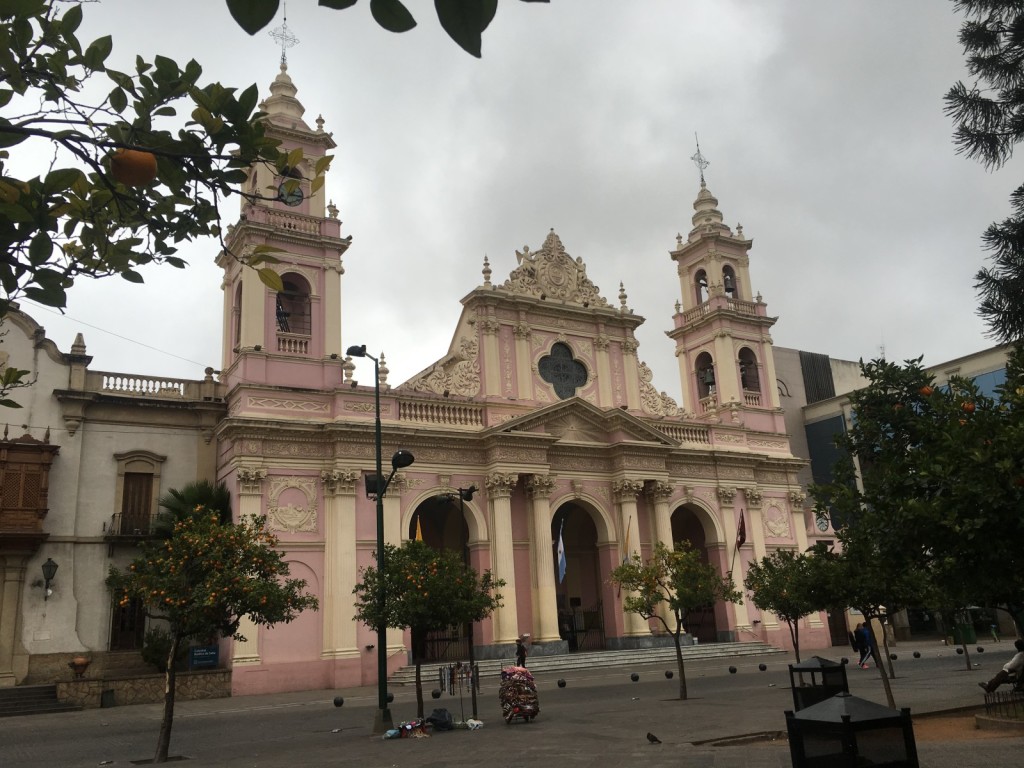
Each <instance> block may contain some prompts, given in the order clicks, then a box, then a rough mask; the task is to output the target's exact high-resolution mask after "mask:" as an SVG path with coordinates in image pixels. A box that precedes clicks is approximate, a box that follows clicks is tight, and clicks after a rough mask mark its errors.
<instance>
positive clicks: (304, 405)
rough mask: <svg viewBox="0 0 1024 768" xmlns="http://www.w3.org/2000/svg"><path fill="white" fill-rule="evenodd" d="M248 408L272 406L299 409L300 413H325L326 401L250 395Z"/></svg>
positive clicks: (287, 409)
mask: <svg viewBox="0 0 1024 768" xmlns="http://www.w3.org/2000/svg"><path fill="white" fill-rule="evenodd" d="M248 407H250V408H274V409H283V410H286V411H299V412H300V413H318V412H319V413H326V412H327V410H328V404H327V403H317V402H314V401H312V400H292V399H288V398H280V397H252V396H250V397H249V398H248Z"/></svg>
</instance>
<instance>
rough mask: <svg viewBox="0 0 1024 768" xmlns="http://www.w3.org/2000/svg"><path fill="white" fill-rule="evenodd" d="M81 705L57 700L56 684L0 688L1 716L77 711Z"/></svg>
mask: <svg viewBox="0 0 1024 768" xmlns="http://www.w3.org/2000/svg"><path fill="white" fill-rule="evenodd" d="M80 709H81V707H77V706H74V705H71V704H61V703H60V702H59V701H57V686H56V685H21V686H16V687H14V688H0V717H15V716H16V715H41V714H47V713H52V712H77V711H78V710H80Z"/></svg>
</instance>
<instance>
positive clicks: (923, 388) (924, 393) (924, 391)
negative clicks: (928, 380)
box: [917, 384, 935, 397]
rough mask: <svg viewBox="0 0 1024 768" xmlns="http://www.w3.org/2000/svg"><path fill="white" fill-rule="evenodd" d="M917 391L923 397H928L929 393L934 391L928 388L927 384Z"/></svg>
mask: <svg viewBox="0 0 1024 768" xmlns="http://www.w3.org/2000/svg"><path fill="white" fill-rule="evenodd" d="M917 391H918V392H920V393H921V394H922V395H923V396H924V397H929V396H930V395H931V393H932V392H934V391H935V390H934V389H932V388H931V387H929V386H928V385H927V384H925V385H924V386H923V387H921V388H920V389H919V390H917Z"/></svg>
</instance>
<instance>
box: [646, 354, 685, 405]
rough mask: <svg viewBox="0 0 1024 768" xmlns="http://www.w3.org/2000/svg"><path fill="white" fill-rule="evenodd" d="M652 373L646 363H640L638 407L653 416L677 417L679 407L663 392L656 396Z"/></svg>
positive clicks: (656, 391)
mask: <svg viewBox="0 0 1024 768" xmlns="http://www.w3.org/2000/svg"><path fill="white" fill-rule="evenodd" d="M653 379H654V373H653V372H652V371H651V369H650V368H649V367H648V365H647V363H640V407H641V408H642V409H643V410H644V412H645V413H650V414H652V415H654V416H678V415H679V406H678V405H676V401H675V400H673V399H672V398H671V397H669V396H668V395H667V394H666V393H665V392H662V393H661V394H658V390H656V389H655V388H654V385H653V384H651V381H652V380H653Z"/></svg>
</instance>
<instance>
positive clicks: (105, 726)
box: [0, 643, 1024, 768]
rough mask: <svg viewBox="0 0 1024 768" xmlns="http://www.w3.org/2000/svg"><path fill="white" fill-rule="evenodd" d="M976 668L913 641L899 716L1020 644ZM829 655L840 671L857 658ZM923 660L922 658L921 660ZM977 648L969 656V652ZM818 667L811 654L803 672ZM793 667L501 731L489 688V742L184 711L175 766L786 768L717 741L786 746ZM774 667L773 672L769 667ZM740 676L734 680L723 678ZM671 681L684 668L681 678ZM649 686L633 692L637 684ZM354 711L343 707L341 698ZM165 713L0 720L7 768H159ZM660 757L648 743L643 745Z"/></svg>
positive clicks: (863, 689) (988, 753)
mask: <svg viewBox="0 0 1024 768" xmlns="http://www.w3.org/2000/svg"><path fill="white" fill-rule="evenodd" d="M985 647H986V652H985V653H983V654H977V655H974V656H973V657H972V662H974V663H977V664H979V665H980V666H979V667H974V668H972V669H971V670H970V671H968V670H967V669H965V663H964V659H963V657H960V656H957V655H955V653H954V652H953V649H950V648H945V647H944V646H942V645H941V644H936V643H906V644H901V645H900V646H899V647H897V648H894V649H893V650H894V651H895V652H896V653H897V654H898V656H899V658H898V660H897V661H896V662H895V664H896V673H897V678H896V679H895V680H894V681H893V691H894V695H895V698H896V702H897V706H901V707H904V706H906V707H910V708H911V711H912V713H914V714H915V715H919V714H923V713H928V712H936V711H946V710H951V709H956V708H963V707H970V706H975V707H976V706H979V705H980V704H981V703H982V693H981V691H980V690H979V689H978V687H977V683H978V681H980V680H983V679H987V678H988V677H989V676H990V675H991V674H992V673H994V671H995V670H996V669H998V668H999V667H1000V666H1001V665H1002V664H1003V663H1004V662H1005V660H1006V659H1007V658H1009V651H1008V650H1006V649H1009V648H1011V646H1010V645H1008V644H1006V643H1003V644H1001V645H995V644H988V645H986V646H985ZM834 650H835V651H836V652H835V653H830V652H820V651H819V652H818V653H819V654H820V655H823V656H825V657H826V658H832V659H835V660H838V659H839V657H840V656H841V655H842V654H843V653H848V650H847V649H842V648H837V649H834ZM914 650H917V651H918V652H920V653H921V657H920V658H918V659H914V658H913V657H912V652H913V651H914ZM972 650H973V647H972ZM808 655H809V654H806V653H805V658H806V657H807V656H808ZM791 661H792V658H791V657H782V656H774V657H765V658H763V659H760V658H758V657H744V658H737V659H734V660H731V661H730V660H721V659H715V660H707V661H703V662H698V661H693V662H690V663H688V664H687V669H686V672H687V683H688V694H689V697H688V699H687V700H686V701H680V700H678V698H677V696H678V683H679V681H678V678H677V677H674V678H673V679H671V680H669V679H667V678H666V676H665V670H666V667H665V666H664V665H659V666H657V667H652V666H635V667H622V668H609V669H600V670H591V671H587V670H578V671H573V672H568V671H567V672H564V673H561V677H563V678H564V679H565V680H566V686H565V687H564V688H559V687H558V686H557V681H556V680H554V679H547V678H544V679H540V680H538V689H539V696H540V705H541V712H540V716H539V717H538V718H537V719H536V720H535V721H534V722H531V723H523V722H513V723H512V724H510V725H506V724H505V723H504V721H503V720H501V718H500V716H499V707H498V703H497V682H496V681H495V680H485V681H483V690H482V691H481V693H480V696H479V699H478V703H479V714H480V717H481V719H482V720H484V722H485V726H484V728H482V729H481V730H479V731H452V732H448V733H438V734H435V735H434V736H432V737H430V738H423V739H399V740H393V741H384V740H382V739H380V738H379V737H375V736H373V735H372V734H371V729H372V724H373V713H374V707H375V705H376V688H375V687H369V688H358V689H350V690H345V691H311V692H303V693H288V694H276V695H265V696H248V697H238V698H232V699H215V700H208V701H195V702H179V703H178V705H177V708H176V718H175V724H174V731H173V735H172V739H171V754H172V755H182V756H184V757H187V758H189V759H188V760H187V761H186V762H184V764H185V765H189V766H196V767H197V768H198V766H224V767H225V768H242V766H245V767H246V768H264V767H267V768H269V767H271V766H291V765H302V766H304V768H306V767H308V768H318V767H319V766H338V765H346V764H352V765H359V766H360V767H361V768H364V767H365V768H376V767H378V766H380V767H384V766H387V767H395V768H406V767H409V768H411V767H412V766H417V767H422V768H431V767H433V766H446V767H448V766H451V767H453V768H459V767H461V766H486V767H487V768H519V767H520V766H523V767H524V768H525V767H526V766H530V767H531V768H534V767H544V766H558V767H559V768H566V767H567V766H573V765H580V766H584V765H586V766H589V765H602V766H633V765H637V764H642V765H644V766H645V767H650V768H661V766H680V765H685V766H694V767H695V768H705V767H706V768H731V767H733V766H736V767H737V768H738V767H739V766H743V768H783V767H784V766H789V765H790V764H791V762H790V757H789V748H788V745H787V744H786V742H785V740H784V739H783V740H779V741H776V742H772V741H771V740H770V736H769V737H763V736H762V737H761V738H759V739H758V740H756V741H753V742H748V743H743V744H739V745H733V746H716V745H715V741H720V740H726V739H729V738H731V737H738V736H743V735H748V734H758V735H763V734H773V733H774V734H780V733H782V732H784V730H785V718H784V716H783V711H784V710H786V709H792V706H793V704H792V693H791V691H790V689H789V674H788V669H787V664H788V663H789V662H791ZM760 663H764V664H765V665H766V667H767V669H766V670H765V671H760V670H759V669H758V664H760ZM730 664H732V665H733V666H735V667H736V668H737V672H736V673H735V674H730V673H729V671H728V666H729V665H730ZM672 671H674V670H672ZM632 672H636V673H637V674H638V675H639V681H638V682H632V681H631V680H630V674H631V673H632ZM849 679H850V691H851V693H853V694H855V695H857V696H861V697H863V698H866V699H871V700H872V701H877V702H879V703H883V704H884V703H885V695H884V692H883V690H882V685H881V681H880V680H879V677H878V673H877V670H874V669H872V670H861V669H858V668H857V667H852V666H851V667H850V668H849ZM395 694H396V699H395V702H394V704H393V705H392V711H393V714H394V716H395V719H396V721H397V720H400V719H410V718H412V717H413V716H414V715H415V698H414V692H413V691H412V690H410V689H403V690H396V692H395ZM336 695H342V696H344V698H345V703H344V706H342V707H340V708H336V707H334V706H333V705H332V699H333V698H334V696H336ZM435 706H443V707H446V708H447V709H448V710H449V711H450V712H452V714H453V715H454V717H455V719H457V720H458V719H462V717H463V714H464V715H465V716H466V717H468V716H470V714H471V709H470V707H471V704H470V698H469V696H468V695H466V696H464V697H462V698H461V699H460V697H458V696H455V697H452V696H450V695H448V694H444V695H443V697H442V698H441V699H440V700H439V701H437V702H435V701H433V700H431V699H430V698H429V695H428V698H427V701H426V709H427V711H428V713H429V710H430V709H432V708H433V707H435ZM160 712H161V708H160V706H159V705H138V706H132V707H116V708H112V709H99V710H86V711H83V712H75V713H67V714H58V715H37V716H29V717H16V718H7V719H4V720H0V766H2V768H60V767H63V766H69V767H71V766H99V765H112V766H128V765H130V764H132V763H133V762H135V761H139V760H143V759H146V758H149V757H151V756H152V752H153V749H154V747H155V744H156V736H157V730H158V726H159V718H160ZM649 731H650V732H652V733H654V734H656V735H657V736H658V737H659V738H660V739H661V740H662V742H663V743H662V744H649V743H648V742H647V739H646V737H645V734H646V733H647V732H649ZM918 751H919V755H920V758H921V765H922V766H924V767H925V768H939V766H943V767H944V766H951V765H956V766H964V767H965V768H972V767H973V766H977V767H978V768H981V767H982V766H984V768H993V767H994V766H1011V765H1013V766H1015V765H1018V764H1020V756H1021V754H1022V753H1024V738H1022V737H1020V736H999V737H994V738H985V739H977V740H969V741H951V742H929V741H925V742H922V741H920V740H919V741H918Z"/></svg>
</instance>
